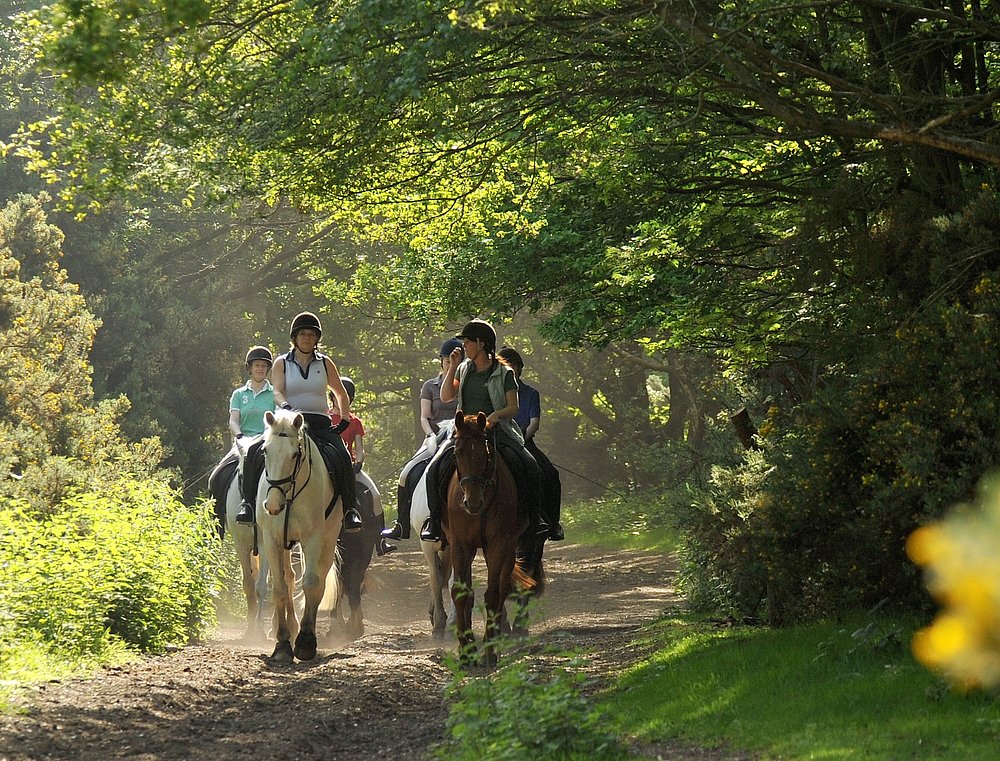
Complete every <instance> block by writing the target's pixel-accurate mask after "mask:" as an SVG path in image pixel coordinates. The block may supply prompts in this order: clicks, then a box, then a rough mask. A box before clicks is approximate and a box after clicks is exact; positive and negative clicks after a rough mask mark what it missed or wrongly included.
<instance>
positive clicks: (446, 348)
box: [438, 338, 462, 357]
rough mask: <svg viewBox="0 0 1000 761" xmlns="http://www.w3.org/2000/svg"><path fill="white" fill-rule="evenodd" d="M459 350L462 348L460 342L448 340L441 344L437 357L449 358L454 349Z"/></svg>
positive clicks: (455, 339) (452, 339)
mask: <svg viewBox="0 0 1000 761" xmlns="http://www.w3.org/2000/svg"><path fill="white" fill-rule="evenodd" d="M461 348H462V342H461V341H459V340H458V339H457V338H449V339H448V340H447V341H445V342H444V343H443V344H441V352H440V354H439V355H438V356H441V357H450V356H451V353H452V352H453V351H455V349H461Z"/></svg>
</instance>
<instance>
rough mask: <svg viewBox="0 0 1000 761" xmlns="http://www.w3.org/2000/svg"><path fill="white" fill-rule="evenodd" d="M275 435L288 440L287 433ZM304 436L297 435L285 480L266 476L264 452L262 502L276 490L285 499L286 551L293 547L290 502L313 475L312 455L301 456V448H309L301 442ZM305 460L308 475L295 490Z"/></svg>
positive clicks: (283, 507) (283, 506) (307, 443)
mask: <svg viewBox="0 0 1000 761" xmlns="http://www.w3.org/2000/svg"><path fill="white" fill-rule="evenodd" d="M275 435H276V436H281V437H282V438H288V434H287V433H278V434H275ZM305 436H306V434H305V433H300V434H299V442H298V448H297V449H296V450H295V467H293V468H292V472H291V474H290V475H288V476H287V477H285V478H278V479H273V478H271V477H270V476H269V475H268V473H267V453H266V451H265V453H264V480H265V481H267V493H266V494H265V495H264V500H265V501H267V495H268V494H270V493H271V489H277V490H278V491H280V492H281V496H282V497H284V498H285V501H284V502H282V504H281V509H282V510H283V511H284V512H285V526H284V532H285V533H284V537H283V541H284V545H285V549H286V550H290V549H292V546H293V545H294V542H289V541H288V521H289V518H290V516H291V514H292V502H294V501H295V498H296V497H297V496H299V495H300V494H301V493H302V491H303V490H304V489H305V488H306V486H307V485H308V484H309V480H310V479H311V478H312V473H313V461H312V454H310V455H309V457H303V456H302V450H303V448H304V447H308V446H309V442H307V441H303V438H304V437H305ZM305 460H308V461H309V473H308V474H306V480H305V482H304V483H303V484H302V486H300V487H298V488H297V489H296V486H295V481H296V477H297V476H298V474H299V470H300V469H301V468H302V463H303V462H305ZM285 484H289V486H290V489H289V491H287V492H286V491H285V490H284V489H283V488H282V487H283V486H284V485H285Z"/></svg>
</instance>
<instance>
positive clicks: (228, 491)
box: [209, 439, 268, 640]
mask: <svg viewBox="0 0 1000 761" xmlns="http://www.w3.org/2000/svg"><path fill="white" fill-rule="evenodd" d="M255 440H256V439H242V440H237V441H236V443H235V444H234V446H233V449H232V452H230V453H228V454H227V455H226V456H225V457H224V458H223V459H222V461H221V462H220V463H219V464H218V465H217V466H216V467H215V469H214V470H213V471H212V474H211V475H210V476H209V484H210V488H212V489H217V488H218V486H219V485H214V484H215V480H216V478H218V477H220V474H221V472H222V471H223V470H224V469H226V467H227V464H229V463H232V462H233V457H234V456H235V458H236V472H235V473H233V474H232V477H231V478H230V480H229V483H228V484H225V493H224V494H223V495H222V504H223V506H224V507H225V517H224V521H225V525H224V529H225V533H228V534H229V535H230V536H231V537H232V538H233V547H234V550H235V552H236V557H237V559H238V560H239V563H240V569H241V571H242V585H243V594H244V595H245V596H246V604H247V630H246V633H245V634H244V637H245V638H246V639H247V640H251V639H256V638H260V637H261V636H262V635H263V631H264V629H263V621H264V610H263V605H264V602H265V599H266V596H267V591H268V590H267V563H266V562H265V561H263V559H262V558H258V556H256V555H254V529H253V526H247V525H244V524H241V523H237V522H236V514H237V513H238V512H239V509H240V502H241V500H242V495H241V494H240V477H239V474H240V473H242V471H243V459H244V457H245V456H246V450H247V448H248V447H249V446H250V444H252V443H253V441H255ZM216 493H217V492H215V491H213V494H216Z"/></svg>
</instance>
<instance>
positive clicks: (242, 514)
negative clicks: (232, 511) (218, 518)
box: [236, 497, 255, 526]
mask: <svg viewBox="0 0 1000 761" xmlns="http://www.w3.org/2000/svg"><path fill="white" fill-rule="evenodd" d="M236 522H237V523H243V524H245V525H248V526H252V525H253V524H254V522H255V520H254V513H253V504H252V503H250V502H249V501H247V499H246V498H245V497H244V499H243V501H242V502H240V511H239V512H238V513H236Z"/></svg>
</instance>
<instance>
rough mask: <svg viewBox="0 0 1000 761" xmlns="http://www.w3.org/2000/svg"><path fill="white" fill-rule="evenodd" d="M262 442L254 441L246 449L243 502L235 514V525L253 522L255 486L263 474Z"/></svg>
mask: <svg viewBox="0 0 1000 761" xmlns="http://www.w3.org/2000/svg"><path fill="white" fill-rule="evenodd" d="M263 444H264V440H263V439H261V440H260V441H255V442H254V443H253V444H251V445H250V448H249V449H247V453H246V456H245V457H244V458H243V480H242V482H241V486H242V487H243V501H242V502H240V511H239V512H238V513H237V514H236V522H237V523H253V522H254V503H255V502H256V501H257V485H258V483H259V482H260V474H261V473H263V472H264V453H263V452H261V451H260V448H261V446H263Z"/></svg>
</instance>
